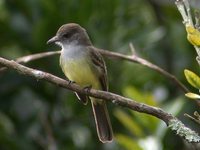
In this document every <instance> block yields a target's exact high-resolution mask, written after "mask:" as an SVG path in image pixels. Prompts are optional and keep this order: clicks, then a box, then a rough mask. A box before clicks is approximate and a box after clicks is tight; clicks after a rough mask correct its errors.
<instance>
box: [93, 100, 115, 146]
mask: <svg viewBox="0 0 200 150" xmlns="http://www.w3.org/2000/svg"><path fill="white" fill-rule="evenodd" d="M91 102H92V109H93V113H94V118H95V123H96V128H97V134H98V137H99V140H100V141H101V142H103V143H106V142H111V141H112V139H113V131H112V126H111V123H110V118H109V114H108V110H107V107H106V103H105V102H104V101H102V100H100V101H97V100H95V101H94V100H92V101H91Z"/></svg>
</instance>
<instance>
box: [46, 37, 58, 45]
mask: <svg viewBox="0 0 200 150" xmlns="http://www.w3.org/2000/svg"><path fill="white" fill-rule="evenodd" d="M57 41H59V38H58V36H57V35H56V36H54V37H52V38H51V39H49V40H48V41H47V44H51V43H55V42H57Z"/></svg>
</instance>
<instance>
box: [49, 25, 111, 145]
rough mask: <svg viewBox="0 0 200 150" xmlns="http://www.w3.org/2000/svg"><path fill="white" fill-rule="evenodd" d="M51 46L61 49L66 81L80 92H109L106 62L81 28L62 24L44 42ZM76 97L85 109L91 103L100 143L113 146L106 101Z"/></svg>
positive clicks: (78, 94)
mask: <svg viewBox="0 0 200 150" xmlns="http://www.w3.org/2000/svg"><path fill="white" fill-rule="evenodd" d="M50 43H55V44H56V45H58V46H60V47H61V55H60V67H61V69H62V71H63V73H64V74H65V76H66V78H67V79H69V80H70V81H72V82H75V83H77V84H78V85H80V86H81V87H82V88H87V87H88V88H89V87H92V88H94V89H96V90H103V91H108V79H107V69H106V64H105V61H104V59H103V57H102V56H101V54H100V53H99V51H98V48H96V47H94V46H93V44H92V42H91V40H90V38H89V36H88V34H87V32H86V30H85V29H84V28H83V27H81V26H80V25H79V24H76V23H67V24H64V25H62V26H61V27H60V28H59V29H58V31H57V33H56V35H55V36H54V37H52V38H51V39H49V40H48V41H47V44H50ZM75 94H76V96H77V97H78V99H79V100H80V101H81V102H82V103H83V104H84V105H86V104H87V102H88V101H91V105H92V110H93V116H94V120H95V124H96V130H97V135H98V138H99V140H100V141H101V142H102V143H108V142H112V140H113V130H112V125H111V121H110V117H109V114H108V108H107V106H106V102H105V100H103V99H99V98H94V97H91V96H90V97H89V96H87V95H84V94H81V93H78V92H75Z"/></svg>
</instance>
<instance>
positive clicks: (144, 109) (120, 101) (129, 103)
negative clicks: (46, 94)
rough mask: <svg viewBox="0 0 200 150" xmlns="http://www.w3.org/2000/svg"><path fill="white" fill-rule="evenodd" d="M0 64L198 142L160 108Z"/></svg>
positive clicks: (199, 139)
mask: <svg viewBox="0 0 200 150" xmlns="http://www.w3.org/2000/svg"><path fill="white" fill-rule="evenodd" d="M0 64H2V65H4V66H6V67H8V68H11V69H14V70H16V71H17V72H18V73H20V74H23V75H26V76H31V77H34V78H35V79H36V80H45V81H48V82H50V83H52V84H55V85H58V86H60V87H63V88H66V89H69V90H72V91H76V92H79V93H81V94H86V95H89V96H92V97H96V98H101V99H104V100H107V101H110V102H112V103H114V104H116V105H120V106H123V107H127V108H129V109H132V110H134V111H137V112H141V113H146V114H149V115H152V116H155V117H157V118H158V119H161V120H163V121H164V122H165V123H166V124H167V125H168V126H169V127H170V128H171V129H172V130H174V131H176V133H177V134H179V135H180V136H182V137H184V138H185V139H186V140H187V141H189V142H200V137H199V136H198V135H197V133H196V132H194V131H192V130H191V129H189V128H187V127H185V126H184V124H183V123H181V121H180V120H178V119H177V118H176V117H174V116H172V114H169V113H167V112H165V111H163V110H162V109H160V108H157V107H153V106H149V105H146V104H144V103H138V102H136V101H134V100H132V99H129V98H125V97H123V96H120V95H117V94H114V93H111V92H105V91H99V90H94V89H91V90H90V91H88V90H84V89H82V88H81V87H80V86H79V85H77V84H75V83H71V82H70V81H66V80H64V79H61V78H59V77H57V76H54V75H52V74H50V73H46V72H43V71H40V70H36V69H32V68H28V67H26V66H23V65H21V64H18V63H17V62H15V61H12V60H11V61H10V60H7V59H4V58H2V57H0Z"/></svg>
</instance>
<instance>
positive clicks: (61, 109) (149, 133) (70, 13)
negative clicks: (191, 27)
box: [0, 0, 199, 150]
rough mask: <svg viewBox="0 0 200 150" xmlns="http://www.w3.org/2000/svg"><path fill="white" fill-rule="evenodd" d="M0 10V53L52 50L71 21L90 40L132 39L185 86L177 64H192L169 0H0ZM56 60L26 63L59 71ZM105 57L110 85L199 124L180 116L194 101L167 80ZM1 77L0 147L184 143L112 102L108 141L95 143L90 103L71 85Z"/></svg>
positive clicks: (122, 44)
mask: <svg viewBox="0 0 200 150" xmlns="http://www.w3.org/2000/svg"><path fill="white" fill-rule="evenodd" d="M0 12H1V13H0V33H1V38H0V56H2V57H6V58H8V59H15V58H17V57H20V56H24V55H28V54H32V53H38V52H44V51H50V50H57V49H58V47H56V46H54V47H53V46H47V45H46V41H47V40H48V39H49V38H50V37H52V36H53V35H54V34H55V33H56V31H57V29H58V28H59V27H60V26H61V25H62V24H64V23H69V22H76V23H79V24H80V25H81V26H83V27H84V28H86V29H87V31H88V33H89V35H90V37H91V39H92V41H93V44H94V45H95V46H96V47H100V48H104V49H109V50H113V51H116V52H120V53H123V54H130V53H131V52H130V49H129V43H130V42H132V43H133V44H134V46H135V48H136V49H137V54H138V55H139V56H141V57H143V58H145V59H147V60H150V61H152V62H153V63H155V64H157V65H159V66H160V67H162V68H164V69H166V70H167V71H169V72H170V73H172V74H174V75H176V77H177V78H178V79H180V80H181V81H182V82H183V83H184V84H186V85H187V86H188V87H189V88H191V87H190V86H189V85H188V83H187V82H186V80H185V78H184V74H183V70H184V68H190V69H191V70H197V69H199V67H198V65H197V63H196V61H195V57H196V56H195V50H194V49H193V47H192V46H191V45H190V44H189V43H188V42H187V39H186V32H185V29H184V26H183V25H182V20H181V16H180V14H179V13H178V11H177V9H176V6H175V5H174V4H173V3H169V2H168V1H164V0H163V1H156V0H113V1H111V0H101V1H95V0H85V1H83V0H48V1H47V0H23V1H22V0H0ZM58 60H59V57H58V56H52V57H49V58H44V59H41V60H37V61H34V62H31V63H28V64H26V65H27V66H29V67H33V68H37V69H40V70H43V71H47V72H50V73H52V74H55V75H57V76H60V77H63V78H64V75H63V73H62V71H61V69H60V67H59V61H58ZM105 60H106V64H107V68H108V76H109V84H110V91H111V92H114V93H118V94H121V95H124V96H126V97H130V98H132V99H134V100H137V101H138V102H142V103H147V104H149V105H153V106H158V107H163V108H164V109H165V111H167V112H169V113H170V112H171V113H173V114H174V115H177V116H178V117H179V118H180V119H181V120H182V121H183V122H184V123H186V124H187V125H188V126H189V127H191V128H193V129H195V130H197V131H198V130H199V129H198V128H197V125H195V124H194V123H192V122H191V121H189V120H188V119H187V118H185V117H183V114H184V113H185V112H187V113H188V114H189V113H191V112H193V111H194V110H197V106H195V103H193V102H191V101H188V100H187V99H186V98H184V96H183V95H184V93H182V91H180V89H179V88H178V87H176V86H175V85H174V84H173V83H172V82H171V81H169V80H168V79H166V78H165V77H164V76H162V75H160V74H158V73H157V72H154V71H152V70H151V69H148V68H146V67H143V66H141V65H139V64H133V63H130V62H125V61H121V60H115V59H107V58H105ZM195 72H198V71H195ZM0 83H1V84H0V149H1V150H27V149H28V150H35V149H37V150H40V149H49V150H56V149H59V150H64V149H70V150H73V149H80V150H81V149H87V150H93V149H99V150H103V149H109V150H119V149H127V150H132V149H135V150H136V149H137V150H140V149H145V150H148V149H153V150H159V149H163V150H173V149H174V150H175V149H187V147H186V146H185V144H184V142H183V141H182V139H181V138H180V137H178V136H176V135H175V134H174V133H172V132H171V131H168V130H167V128H166V125H164V124H163V122H161V121H159V120H158V119H156V118H154V117H152V116H149V115H144V114H141V113H136V112H133V111H130V110H128V109H125V108H121V107H118V106H115V105H113V104H108V108H109V113H110V116H111V120H112V125H113V129H114V134H115V140H114V142H113V143H110V144H102V143H101V142H99V141H98V137H97V134H96V129H95V124H94V120H93V117H92V110H91V107H90V106H89V105H88V106H83V105H81V104H80V103H79V102H78V101H77V98H76V97H75V96H74V94H73V93H72V92H71V91H68V90H66V89H62V88H60V87H57V86H56V85H52V84H50V83H47V82H44V81H36V80H35V79H33V78H30V77H25V76H22V75H19V74H17V73H16V72H15V71H7V72H4V73H1V74H0ZM191 90H194V89H191ZM174 141H176V142H174Z"/></svg>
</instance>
